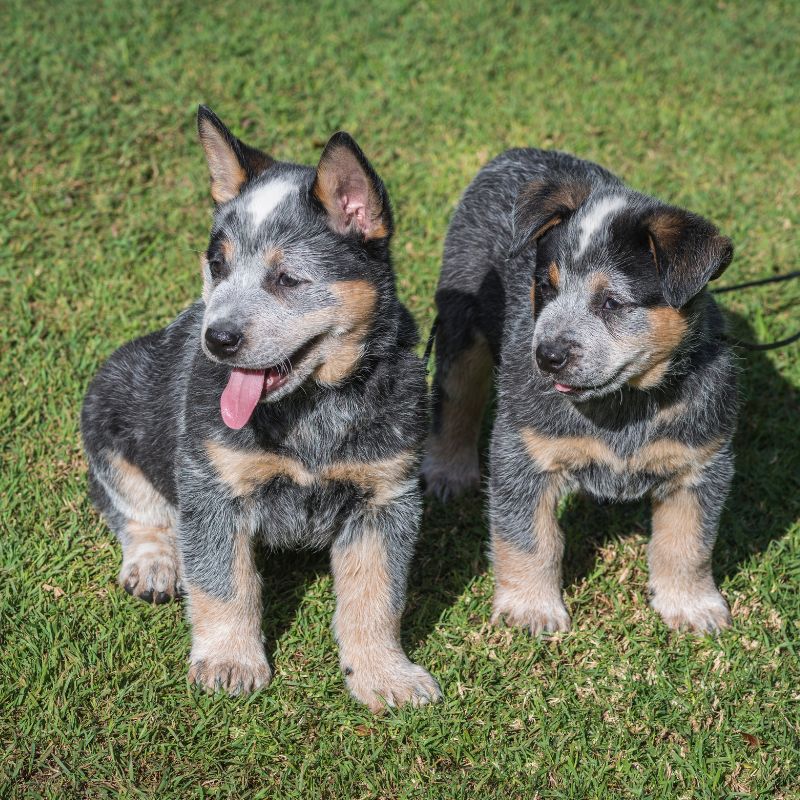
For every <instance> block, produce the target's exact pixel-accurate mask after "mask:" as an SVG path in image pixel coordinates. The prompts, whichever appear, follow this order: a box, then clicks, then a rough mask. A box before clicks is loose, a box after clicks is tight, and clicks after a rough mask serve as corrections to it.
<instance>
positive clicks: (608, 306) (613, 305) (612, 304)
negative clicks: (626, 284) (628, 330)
mask: <svg viewBox="0 0 800 800" xmlns="http://www.w3.org/2000/svg"><path fill="white" fill-rule="evenodd" d="M618 308H622V303H620V301H619V300H616V299H615V298H613V297H606V299H605V301H604V302H603V311H616V310H617V309H618Z"/></svg>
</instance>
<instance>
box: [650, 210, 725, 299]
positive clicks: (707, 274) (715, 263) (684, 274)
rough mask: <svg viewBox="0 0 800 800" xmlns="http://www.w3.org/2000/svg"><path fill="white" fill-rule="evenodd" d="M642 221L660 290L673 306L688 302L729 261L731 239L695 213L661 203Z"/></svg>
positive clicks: (716, 275) (717, 274) (723, 269)
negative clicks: (656, 270)
mask: <svg viewBox="0 0 800 800" xmlns="http://www.w3.org/2000/svg"><path fill="white" fill-rule="evenodd" d="M645 224H646V226H647V231H648V238H649V243H650V251H651V252H652V254H653V259H654V261H655V262H656V268H657V269H658V276H659V280H660V282H661V289H662V291H663V293H664V297H665V299H666V301H667V302H668V303H669V304H670V305H671V306H672V307H673V308H681V306H684V305H685V304H686V303H688V302H689V300H691V299H692V298H693V297H694V296H695V295H696V294H698V293H699V292H700V290H701V289H702V288H703V287H704V286H705V285H706V284H707V283H708V282H709V281H711V280H714V278H718V277H719V276H720V275H722V273H723V272H724V271H725V269H726V267H727V266H728V264H730V263H731V259H732V258H733V243H732V242H731V240H730V239H728V237H727V236H720V233H719V231H718V230H717V228H716V227H715V226H714V225H712V224H711V223H710V222H709V221H708V220H707V219H704V218H703V217H701V216H698V215H697V214H692V213H691V212H689V211H684V210H682V209H680V208H672V207H670V206H664V207H663V208H659V209H656V211H654V212H653V213H652V214H650V216H649V217H647V219H646V220H645Z"/></svg>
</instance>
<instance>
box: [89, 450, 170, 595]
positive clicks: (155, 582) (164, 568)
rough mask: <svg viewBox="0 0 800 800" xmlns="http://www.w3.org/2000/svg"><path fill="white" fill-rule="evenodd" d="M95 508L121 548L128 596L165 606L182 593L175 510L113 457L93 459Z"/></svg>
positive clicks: (122, 580)
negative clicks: (175, 529) (115, 536)
mask: <svg viewBox="0 0 800 800" xmlns="http://www.w3.org/2000/svg"><path fill="white" fill-rule="evenodd" d="M89 484H90V491H91V494H92V497H93V499H94V501H95V504H96V505H97V507H98V508H99V509H100V511H101V512H102V513H103V515H104V516H105V518H106V520H107V522H108V524H109V527H110V528H111V529H112V530H113V531H114V533H115V534H116V535H117V538H118V539H119V541H120V544H121V545H122V569H121V570H120V573H119V583H120V586H122V588H123V589H125V591H126V592H128V593H129V594H132V595H134V596H136V597H139V598H141V599H142V600H144V601H146V602H148V603H150V602H153V603H165V602H167V601H168V600H171V599H172V598H174V597H175V596H176V595H178V594H179V593H180V591H181V583H180V559H179V556H178V549H177V543H176V540H175V531H174V521H175V510H174V508H173V507H172V505H171V504H170V503H169V502H168V501H167V500H166V498H165V497H164V496H163V495H162V494H161V493H160V492H159V491H158V490H157V489H156V488H155V486H153V484H152V483H151V482H150V481H149V480H148V479H147V478H146V477H145V475H144V473H143V472H142V471H141V470H140V469H139V468H138V467H137V466H136V465H134V464H132V463H131V462H130V461H127V460H126V459H125V458H123V457H122V456H120V455H118V454H116V453H109V452H106V453H103V454H102V455H100V456H99V457H95V458H93V459H91V463H90V468H89Z"/></svg>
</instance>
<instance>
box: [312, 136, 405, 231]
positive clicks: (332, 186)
mask: <svg viewBox="0 0 800 800" xmlns="http://www.w3.org/2000/svg"><path fill="white" fill-rule="evenodd" d="M311 192H312V194H313V196H314V197H316V199H317V200H318V201H319V202H320V203H321V204H322V206H323V208H324V209H325V212H326V214H327V217H328V224H329V225H330V227H331V228H332V229H333V230H334V231H336V232H337V233H341V234H346V233H350V232H351V231H357V232H358V233H360V234H361V236H363V237H364V239H365V240H366V241H369V240H372V239H385V238H387V237H389V236H391V233H392V209H391V206H390V205H389V197H388V195H387V194H386V189H385V188H384V186H383V181H381V179H380V178H379V177H378V176H377V174H376V173H375V170H374V169H372V166H371V165H370V163H369V161H367V158H366V156H365V155H364V153H362V152H361V148H360V147H359V146H358V145H357V144H356V142H355V140H354V139H353V138H352V137H351V136H350V134H348V133H345V132H344V131H339V133H334V134H333V136H331V138H330V140H329V141H328V144H326V145H325V149H324V150H323V151H322V156H321V158H320V160H319V165H318V166H317V175H316V177H315V178H314V185H313V186H312V189H311Z"/></svg>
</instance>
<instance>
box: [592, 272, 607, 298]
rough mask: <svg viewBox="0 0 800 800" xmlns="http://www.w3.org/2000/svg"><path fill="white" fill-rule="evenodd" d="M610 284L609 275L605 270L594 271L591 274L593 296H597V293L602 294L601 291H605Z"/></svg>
mask: <svg viewBox="0 0 800 800" xmlns="http://www.w3.org/2000/svg"><path fill="white" fill-rule="evenodd" d="M609 286H610V284H609V282H608V275H606V274H605V273H604V272H593V273H592V274H591V275H590V276H589V286H588V288H589V294H590V296H591V297H595V296H596V295H598V294H600V292H604V291H605V290H606V289H608V288H609Z"/></svg>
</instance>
